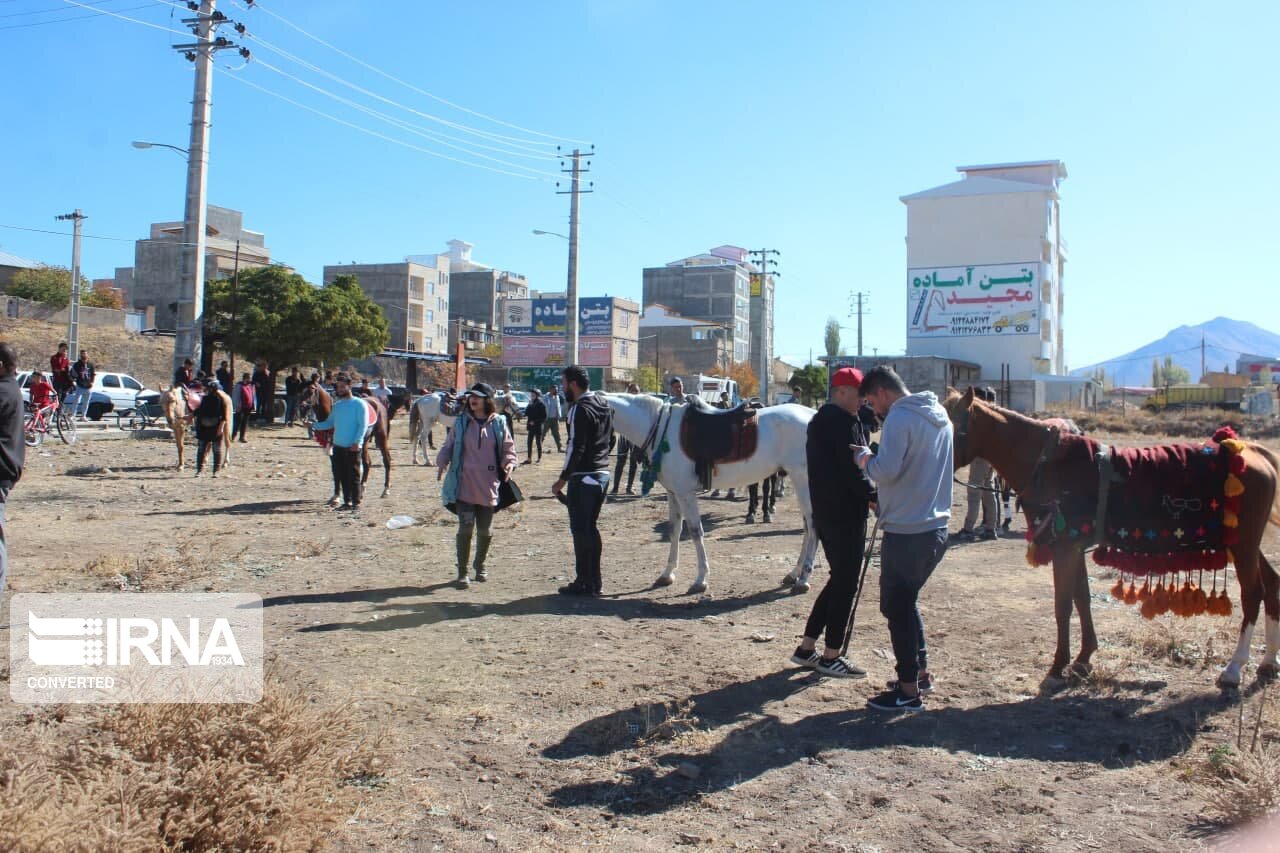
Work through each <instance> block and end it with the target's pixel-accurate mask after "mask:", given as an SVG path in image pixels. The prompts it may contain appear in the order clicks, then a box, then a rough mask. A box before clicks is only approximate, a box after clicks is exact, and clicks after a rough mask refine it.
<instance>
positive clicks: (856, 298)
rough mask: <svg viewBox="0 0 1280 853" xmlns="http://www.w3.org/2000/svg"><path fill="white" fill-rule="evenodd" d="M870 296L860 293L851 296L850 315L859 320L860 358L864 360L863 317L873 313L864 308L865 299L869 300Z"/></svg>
mask: <svg viewBox="0 0 1280 853" xmlns="http://www.w3.org/2000/svg"><path fill="white" fill-rule="evenodd" d="M869 298H870V294H868V293H862V292H861V291H859V292H858V293H851V294H849V303H850V304H849V314H850V316H856V317H857V318H858V358H862V315H863V314H870V313H871V312H870V311H868V310H866V309H865V308H864V305H865V303H864V301H863V300H864V299H869Z"/></svg>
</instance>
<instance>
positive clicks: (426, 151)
mask: <svg viewBox="0 0 1280 853" xmlns="http://www.w3.org/2000/svg"><path fill="white" fill-rule="evenodd" d="M227 70H231V69H229V68H228V69H227ZM228 76H229V77H230V79H232V80H238V81H239V82H241V83H243V84H244V85H246V86H249V87H251V88H254V89H257V90H258V91H260V92H264V93H266V94H268V95H270V96H271V97H273V98H279V99H280V100H282V101H284V102H285V103H287V104H292V105H293V106H295V107H298V108H299V109H304V110H306V111H307V112H311V113H315V114H316V115H318V116H321V117H322V118H327V119H329V121H333V122H337V123H338V124H341V125H344V126H346V127H349V128H351V129H353V130H358V131H360V132H361V133H365V134H368V135H369V136H374V137H377V138H378V139H382V140H385V141H387V142H391V143H394V144H396V145H400V146H402V147H404V148H409V149H412V150H414V151H420V152H422V153H423V154H430V155H431V156H432V157H439V158H440V159H442V160H450V161H452V162H454V163H461V164H462V165H464V166H471V167H473V168H476V169H484V170H485V171H488V172H497V173H498V174H500V175H510V176H511V177H513V178H523V179H525V180H526V181H537V180H546V179H545V178H537V177H535V176H533V175H523V174H521V173H519V172H512V171H508V170H507V169H497V168H494V167H493V166H486V165H484V164H483V163H471V162H469V161H467V160H462V159H460V158H458V157H452V156H450V155H448V154H441V153H440V152H439V151H432V150H431V149H430V148H423V147H422V146H421V145H414V144H413V143H412V142H405V141H404V140H403V139H396V138H395V137H393V136H387V135H386V134H385V133H379V132H378V131H376V130H370V129H369V128H367V127H362V126H361V125H358V124H355V123H353V122H349V121H347V120H345V119H341V118H338V117H337V116H334V115H330V114H329V113H326V112H324V111H323V110H318V109H316V108H315V107H312V106H308V105H307V104H304V103H301V102H300V101H295V100H293V99H292V98H290V97H287V96H285V95H281V94H280V93H279V92H273V91H272V90H271V89H268V88H267V87H266V86H261V85H259V84H257V83H254V82H253V81H252V80H249V79H248V78H245V77H241V76H239V75H238V74H234V73H232V74H230V75H228Z"/></svg>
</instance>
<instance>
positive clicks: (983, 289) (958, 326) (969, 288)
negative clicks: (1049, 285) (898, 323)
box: [907, 261, 1042, 338]
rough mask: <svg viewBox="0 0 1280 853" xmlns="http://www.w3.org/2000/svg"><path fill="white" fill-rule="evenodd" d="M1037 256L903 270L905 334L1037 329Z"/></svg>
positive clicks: (1003, 333) (971, 334)
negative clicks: (1013, 260) (1015, 261)
mask: <svg viewBox="0 0 1280 853" xmlns="http://www.w3.org/2000/svg"><path fill="white" fill-rule="evenodd" d="M1041 276H1042V272H1041V267H1040V262H1039V261H1029V262H1025V263H1010V264H989V265H985V266H976V265H975V266H964V267H916V268H913V269H909V270H907V337H909V338H969V337H986V336H994V335H1000V336H1009V335H1039V334H1040V284H1041V281H1042V278H1041Z"/></svg>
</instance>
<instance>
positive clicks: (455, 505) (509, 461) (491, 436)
mask: <svg viewBox="0 0 1280 853" xmlns="http://www.w3.org/2000/svg"><path fill="white" fill-rule="evenodd" d="M493 398H494V392H493V386H491V385H489V384H488V383H486V382H477V383H476V384H475V385H473V386H471V390H470V391H468V392H467V396H466V401H467V402H466V404H465V405H466V410H465V411H464V412H463V413H462V414H460V415H458V419H457V421H456V422H455V423H454V426H453V429H451V430H449V433H448V436H447V437H446V438H445V441H444V445H443V446H441V448H440V453H439V454H438V455H437V456H436V479H437V480H438V479H440V478H442V477H443V478H444V486H443V487H442V488H441V490H440V498H441V500H442V501H443V503H444V505H445V506H446V507H448V508H449V509H451V510H453V511H454V512H456V513H457V514H458V533H457V536H456V544H457V553H458V579H457V582H456V585H457V586H458V587H459V588H460V589H466V588H467V587H468V586H469V585H470V584H471V580H470V578H469V577H468V574H469V567H468V565H467V561H468V559H469V558H470V556H471V539H472V535H473V534H474V536H475V543H476V558H475V563H474V564H473V566H472V567H471V568H474V569H475V576H476V580H477V581H480V582H484V581H487V580H488V579H489V572H488V569H486V568H485V558H486V557H487V556H488V554H489V544H490V543H491V542H492V541H493V533H492V532H491V531H492V525H493V514H494V512H496V510H497V506H498V487H499V486H500V485H501V484H502V481H503V480H505V479H507V477H509V476H510V475H511V471H512V469H514V468H515V467H516V444H515V441H514V440H513V439H512V438H511V432H510V431H509V430H508V429H507V422H506V419H505V418H503V417H502V416H501V415H499V414H498V411H497V405H496V404H495V402H494V399H493ZM477 527H478V528H479V530H478V531H477V529H476V528H477Z"/></svg>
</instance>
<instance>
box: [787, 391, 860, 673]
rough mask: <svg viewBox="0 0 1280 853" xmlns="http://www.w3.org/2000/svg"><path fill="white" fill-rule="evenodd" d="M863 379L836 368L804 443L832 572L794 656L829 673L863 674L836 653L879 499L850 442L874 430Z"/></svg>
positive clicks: (794, 659) (816, 521)
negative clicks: (863, 406) (862, 411)
mask: <svg viewBox="0 0 1280 853" xmlns="http://www.w3.org/2000/svg"><path fill="white" fill-rule="evenodd" d="M861 384H862V373H861V372H860V371H859V370H857V369H856V368H853V367H842V368H840V369H839V370H837V371H836V372H835V374H834V375H833V376H832V377H831V399H830V400H829V401H828V402H827V404H826V405H825V406H823V407H822V408H821V409H819V410H818V413H817V414H816V415H814V416H813V420H811V421H809V431H808V440H807V441H806V443H805V451H806V456H807V457H808V467H809V498H810V500H811V502H812V503H813V523H814V526H815V527H817V529H818V541H819V542H821V543H822V552H823V553H824V554H826V556H827V562H828V563H829V564H830V566H831V576H830V577H829V578H828V579H827V585H826V586H824V587H823V588H822V592H821V593H819V594H818V599H817V601H815V602H814V603H813V610H811V611H810V613H809V620H808V621H807V622H806V623H805V626H804V638H803V639H802V640H801V642H800V647H799V648H797V649H796V650H795V652H794V653H793V654H792V655H791V660H792V662H793V663H798V664H800V665H801V666H807V667H810V668H811V669H814V670H816V671H817V672H819V673H820V674H822V675H829V676H832V677H834V678H865V677H866V675H867V673H866V671H865V670H863V669H860V668H858V667H856V666H854V665H853V664H852V663H850V662H849V660H848V659H847V658H845V657H844V656H843V655H841V654H840V649H841V647H842V646H844V635H845V629H846V628H847V627H848V625H849V617H850V611H851V610H852V609H853V597H854V595H855V594H856V592H857V585H858V569H859V568H860V567H861V565H862V557H863V549H864V548H865V547H866V539H867V513H868V510H869V508H870V506H871V504H873V503H875V500H876V491H875V486H874V485H873V484H872V483H871V481H870V480H868V479H867V476H866V474H864V473H863V472H862V469H861V468H859V467H858V464H857V462H856V461H855V460H854V454H853V451H852V450H851V449H850V445H859V446H865V445H867V444H869V443H870V441H869V437H870V434H871V431H870V429H868V427H867V424H865V423H864V422H863V421H862V420H860V419H859V418H858V387H859V386H860V385H861ZM824 631H825V633H826V644H827V645H826V649H825V650H824V651H823V652H822V653H821V654H819V653H818V650H817V645H818V636H819V635H820V634H822V633H823V632H824Z"/></svg>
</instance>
